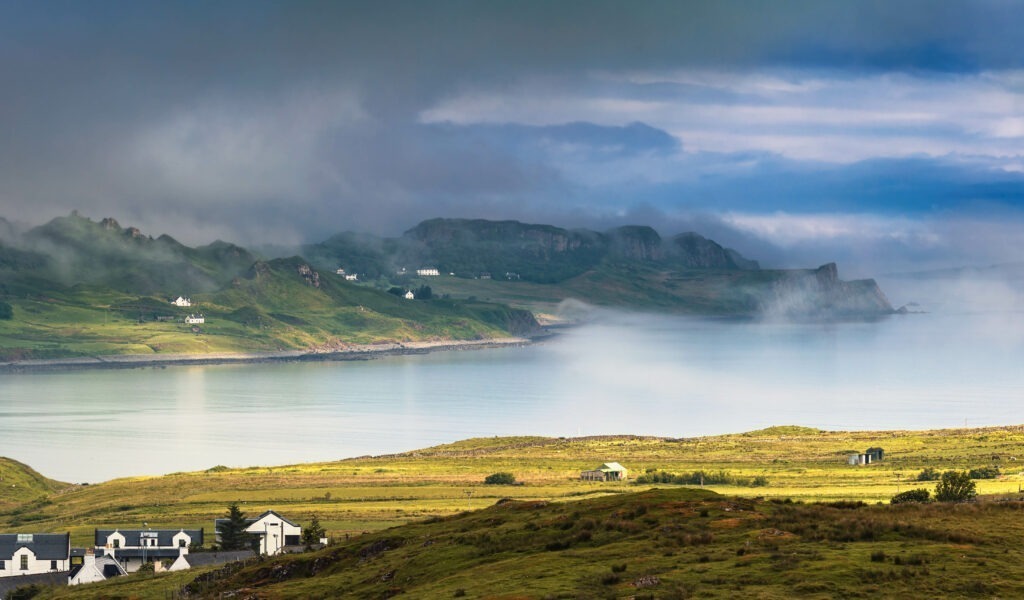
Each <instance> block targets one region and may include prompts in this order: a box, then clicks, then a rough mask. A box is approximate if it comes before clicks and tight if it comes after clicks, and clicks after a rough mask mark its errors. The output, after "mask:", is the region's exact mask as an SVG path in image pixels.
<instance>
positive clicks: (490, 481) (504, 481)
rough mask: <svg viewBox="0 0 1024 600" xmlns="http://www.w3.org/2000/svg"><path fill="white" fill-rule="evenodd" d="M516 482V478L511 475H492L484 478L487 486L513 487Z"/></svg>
mask: <svg viewBox="0 0 1024 600" xmlns="http://www.w3.org/2000/svg"><path fill="white" fill-rule="evenodd" d="M515 482H516V476H515V475H513V474H511V473H491V474H490V475H488V476H487V477H484V483H486V484H487V485H512V484H514V483H515Z"/></svg>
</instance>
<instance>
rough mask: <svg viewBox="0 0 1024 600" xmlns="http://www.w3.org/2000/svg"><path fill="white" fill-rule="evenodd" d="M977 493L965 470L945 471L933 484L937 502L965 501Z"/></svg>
mask: <svg viewBox="0 0 1024 600" xmlns="http://www.w3.org/2000/svg"><path fill="white" fill-rule="evenodd" d="M977 495H978V492H977V490H976V489H975V485H974V482H973V481H971V476H970V475H969V474H968V473H967V471H946V472H945V473H943V474H942V477H940V478H939V483H938V485H936V486H935V499H936V500H938V501H939V502H966V501H968V500H972V499H973V498H974V497H975V496H977Z"/></svg>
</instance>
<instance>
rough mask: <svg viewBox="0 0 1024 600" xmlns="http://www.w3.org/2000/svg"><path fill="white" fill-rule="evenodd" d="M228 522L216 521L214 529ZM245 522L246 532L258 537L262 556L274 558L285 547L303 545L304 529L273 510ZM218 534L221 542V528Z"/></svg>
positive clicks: (218, 539) (218, 529)
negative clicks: (246, 525)
mask: <svg viewBox="0 0 1024 600" xmlns="http://www.w3.org/2000/svg"><path fill="white" fill-rule="evenodd" d="M226 520H227V519H217V520H215V521H214V527H217V525H218V524H220V523H221V522H223V521H226ZM245 522H246V523H247V524H248V527H246V528H245V532H246V533H248V534H250V535H252V536H255V537H256V539H257V540H258V551H259V553H260V554H267V555H271V556H273V555H274V554H280V553H281V551H282V550H283V549H284V547H285V546H298V545H300V544H301V543H302V527H301V526H300V525H297V524H295V523H292V522H291V521H289V520H288V519H286V518H284V517H282V516H281V515H279V514H277V513H276V512H274V511H272V510H268V511H267V512H265V513H263V514H262V515H260V516H258V517H256V518H255V519H246V520H245ZM217 532H218V533H217V541H218V542H219V541H220V533H219V532H220V528H219V527H217Z"/></svg>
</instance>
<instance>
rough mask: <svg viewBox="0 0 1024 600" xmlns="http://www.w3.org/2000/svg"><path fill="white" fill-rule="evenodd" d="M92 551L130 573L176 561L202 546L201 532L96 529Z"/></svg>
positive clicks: (198, 530)
mask: <svg viewBox="0 0 1024 600" xmlns="http://www.w3.org/2000/svg"><path fill="white" fill-rule="evenodd" d="M95 531H96V533H95V540H94V541H95V544H96V550H97V551H98V552H99V553H100V554H101V555H105V556H111V557H114V558H115V559H117V561H118V562H119V563H121V566H122V567H124V570H125V571H127V572H129V573H134V572H135V571H138V570H139V567H141V566H142V565H143V564H144V563H147V562H154V561H158V560H160V561H163V560H177V558H178V557H179V556H181V555H182V554H188V549H189V546H202V545H203V530H202V529H113V530H111V529H97V530H95Z"/></svg>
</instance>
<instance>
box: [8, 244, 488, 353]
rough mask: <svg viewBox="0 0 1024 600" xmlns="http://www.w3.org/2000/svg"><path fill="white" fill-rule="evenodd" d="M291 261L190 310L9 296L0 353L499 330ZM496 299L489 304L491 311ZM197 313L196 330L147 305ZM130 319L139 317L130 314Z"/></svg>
mask: <svg viewBox="0 0 1024 600" xmlns="http://www.w3.org/2000/svg"><path fill="white" fill-rule="evenodd" d="M300 262H301V261H300V260H297V259H292V260H281V261H272V262H271V263H270V264H269V265H267V267H266V271H264V272H263V273H262V274H261V275H260V276H259V277H254V278H252V279H248V278H244V277H243V278H239V279H238V280H236V283H235V284H234V285H232V286H229V287H228V288H227V289H225V290H223V291H219V292H212V293H206V294H196V295H195V296H194V297H193V299H194V301H195V302H196V306H195V307H193V308H191V309H177V308H175V307H171V306H170V305H169V304H168V303H167V302H166V300H165V299H163V298H161V297H155V296H143V297H139V296H135V295H132V294H126V293H121V292H116V291H114V290H111V289H109V288H97V287H94V286H84V285H78V286H74V287H72V288H62V287H59V286H55V285H53V284H52V282H48V284H49V285H50V287H49V288H47V289H45V290H44V291H37V293H35V294H25V295H21V296H19V297H13V298H10V299H9V302H10V303H11V304H12V305H13V306H14V311H15V318H14V319H12V320H10V321H0V352H2V354H3V355H5V356H6V357H7V358H13V359H17V358H30V357H31V358H53V357H61V356H76V355H97V354H152V353H216V352H241V351H276V350H285V349H305V348H309V347H311V346H317V345H321V344H330V343H332V342H334V341H335V340H337V339H339V338H342V339H344V341H345V342H347V343H374V342H381V341H403V340H423V339H434V338H437V339H480V338H487V337H501V336H505V335H508V333H507V331H506V330H505V329H503V327H505V325H506V323H504V322H503V321H502V320H501V319H495V318H493V317H492V316H489V314H488V313H487V311H486V310H483V309H481V308H480V307H479V305H478V303H468V304H467V303H462V304H456V305H453V303H442V302H409V301H407V300H404V299H401V298H397V297H395V296H392V295H390V294H384V293H382V292H379V291H376V290H371V289H367V288H362V287H359V286H355V285H352V284H348V283H345V282H342V281H337V280H336V278H334V277H333V276H325V277H324V278H323V279H321V285H320V288H315V287H312V286H310V285H307V284H306V283H305V282H304V281H303V280H302V278H301V277H300V275H299V274H298V273H297V271H296V269H297V267H298V265H299V263H300ZM500 308H501V307H493V306H492V307H490V309H492V310H494V309H500ZM194 311H202V312H203V313H204V314H205V315H206V317H207V323H206V324H205V325H204V326H202V327H201V332H200V333H198V334H196V333H193V332H192V331H191V328H190V327H187V326H185V325H183V324H181V323H173V322H172V323H164V322H157V321H155V320H154V313H159V314H170V315H175V316H177V317H178V318H179V319H180V318H183V317H184V315H186V314H188V313H189V312H194ZM140 317H141V319H142V321H141V322H140Z"/></svg>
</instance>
